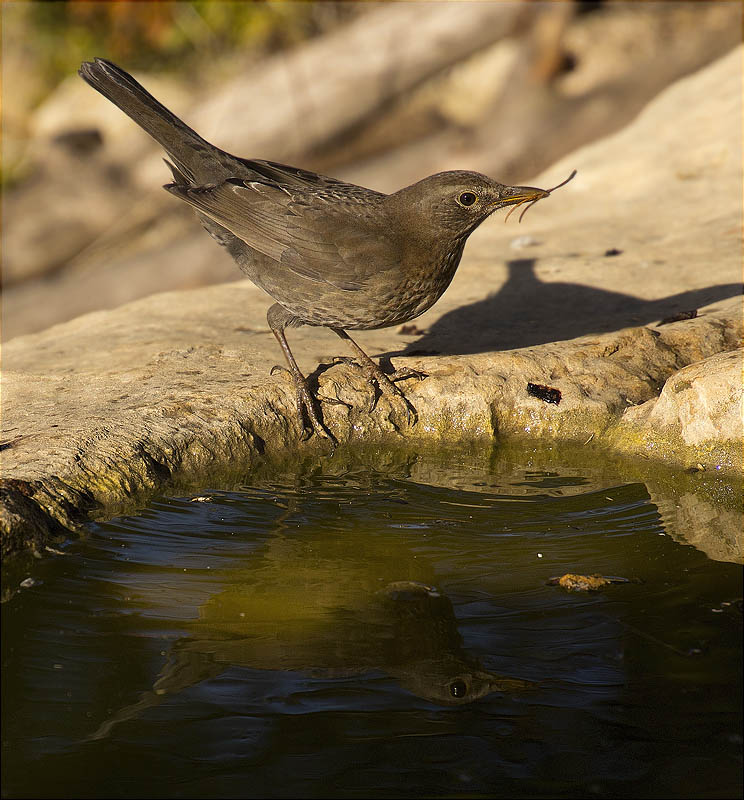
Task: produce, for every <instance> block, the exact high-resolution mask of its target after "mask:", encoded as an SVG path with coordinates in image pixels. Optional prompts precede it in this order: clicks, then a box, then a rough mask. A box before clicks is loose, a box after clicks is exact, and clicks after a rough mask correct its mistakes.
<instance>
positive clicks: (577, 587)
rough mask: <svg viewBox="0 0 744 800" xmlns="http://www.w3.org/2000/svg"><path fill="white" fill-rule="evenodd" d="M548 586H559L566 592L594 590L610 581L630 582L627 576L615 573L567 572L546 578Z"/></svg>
mask: <svg viewBox="0 0 744 800" xmlns="http://www.w3.org/2000/svg"><path fill="white" fill-rule="evenodd" d="M546 583H547V584H548V586H560V587H561V588H562V589H565V590H566V591H568V592H596V591H599V589H601V588H602V587H603V586H609V584H611V583H630V581H629V580H628V578H619V577H617V576H616V575H598V574H596V573H595V574H594V575H578V574H576V573H575V572H567V573H566V574H565V575H560V576H556V577H554V578H548V580H547V581H546Z"/></svg>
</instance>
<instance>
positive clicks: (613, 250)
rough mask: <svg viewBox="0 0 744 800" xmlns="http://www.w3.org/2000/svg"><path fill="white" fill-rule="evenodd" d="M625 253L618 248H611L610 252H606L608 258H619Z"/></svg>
mask: <svg viewBox="0 0 744 800" xmlns="http://www.w3.org/2000/svg"><path fill="white" fill-rule="evenodd" d="M622 252H623V251H622V250H618V249H617V247H611V248H610V249H609V250H605V255H606V256H619V255H620V254H621V253H622Z"/></svg>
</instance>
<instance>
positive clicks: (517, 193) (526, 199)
mask: <svg viewBox="0 0 744 800" xmlns="http://www.w3.org/2000/svg"><path fill="white" fill-rule="evenodd" d="M549 194H550V192H548V191H546V190H545V189H537V188H535V187H534V186H505V187H504V188H503V189H502V190H501V198H500V199H499V200H497V201H496V202H495V203H494V205H495V206H498V207H499V208H503V207H504V206H517V205H522V203H531V202H534V201H535V200H542V199H543V197H547V196H548V195H549Z"/></svg>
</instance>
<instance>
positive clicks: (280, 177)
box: [233, 156, 369, 191]
mask: <svg viewBox="0 0 744 800" xmlns="http://www.w3.org/2000/svg"><path fill="white" fill-rule="evenodd" d="M233 158H235V160H237V161H240V163H241V164H242V165H243V166H244V167H245V168H246V169H247V170H249V172H250V174H245V175H244V174H243V173H242V172H241V173H237V175H236V176H237V177H242V178H244V179H248V180H258V181H263V180H268V181H271V182H272V183H279V184H281V185H282V186H307V187H314V188H316V189H324V188H329V187H331V188H332V187H336V188H338V187H341V186H343V187H347V188H351V189H359V188H360V187H358V186H355V185H354V184H353V183H346V182H344V181H340V180H338V179H337V178H329V177H328V176H327V175H320V174H318V173H317V172H310V170H307V169H301V168H300V167H290V166H289V165H287V164H279V163H278V162H276V161H262V160H260V159H247V158H240V159H237V158H236V157H235V156H233ZM365 191H369V190H365Z"/></svg>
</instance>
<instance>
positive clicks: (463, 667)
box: [91, 580, 534, 739]
mask: <svg viewBox="0 0 744 800" xmlns="http://www.w3.org/2000/svg"><path fill="white" fill-rule="evenodd" d="M256 600H257V601H256ZM353 605H354V606H359V604H358V603H353ZM265 612H266V608H265V606H264V604H263V603H262V602H261V599H260V596H259V597H258V599H257V598H256V594H255V591H254V587H252V586H246V585H245V584H240V585H235V584H233V585H232V586H230V587H228V588H227V589H225V590H224V591H223V592H220V593H219V594H217V595H215V596H214V597H212V598H211V599H210V600H209V601H208V602H207V603H206V604H205V605H204V606H203V607H202V608H201V609H200V618H199V620H197V621H194V622H193V623H191V625H190V626H189V627H190V629H191V634H190V635H189V636H187V637H185V638H183V639H180V640H179V641H177V642H176V643H175V644H174V645H173V647H172V648H171V652H170V654H169V657H168V661H167V663H166V664H165V666H164V667H163V669H162V670H161V672H160V675H159V677H158V678H157V680H156V681H155V684H154V686H153V688H152V690H150V691H147V692H144V693H143V694H142V695H141V697H140V699H139V700H138V701H137V702H136V703H134V704H132V705H130V706H127V707H125V708H123V709H121V710H120V711H119V712H117V713H116V714H115V715H114V716H112V717H111V718H109V719H108V720H106V721H105V722H104V723H103V724H102V725H101V726H100V727H99V728H98V730H97V731H96V732H95V733H94V734H93V735H92V737H91V738H92V739H101V738H104V737H106V736H108V734H109V733H110V732H111V730H112V729H113V728H114V727H115V726H116V725H118V724H119V723H121V722H125V721H127V720H132V719H135V718H137V717H138V716H139V715H140V714H142V713H143V712H144V711H146V710H147V709H149V708H152V707H154V706H156V705H159V704H160V703H161V702H163V701H164V700H165V699H167V698H168V697H169V696H170V695H174V694H176V693H178V692H180V691H182V690H184V689H186V688H187V687H189V686H193V685H195V684H197V683H200V682H202V681H204V680H208V679H210V678H214V677H216V676H218V675H219V674H221V673H222V672H224V671H225V670H227V669H228V668H229V667H233V666H242V667H249V668H253V669H266V670H293V671H300V672H305V673H307V674H310V675H312V676H317V677H323V678H340V677H348V676H353V675H362V674H364V673H366V672H370V671H374V670H380V671H383V672H385V673H387V674H388V675H390V676H392V677H393V678H394V679H395V680H396V682H397V683H398V684H399V685H400V686H401V687H403V688H404V689H406V690H408V691H410V692H411V693H413V694H414V695H416V696H418V697H421V698H423V699H425V700H428V701H430V702H432V703H435V704H439V705H446V706H453V705H462V704H467V703H472V702H473V701H475V700H478V699H479V698H482V697H484V696H486V695H489V694H491V693H492V692H506V693H511V692H521V691H524V690H526V689H530V688H532V687H533V686H534V684H532V683H530V682H529V681H524V680H520V679H517V678H510V677H505V676H501V675H496V674H494V673H491V672H487V671H486V670H484V669H482V667H481V665H480V663H479V662H478V660H477V659H476V658H475V657H473V656H470V655H469V654H468V653H466V652H465V650H464V649H463V641H462V637H461V636H460V634H459V632H458V630H457V621H456V618H455V614H454V610H453V607H452V603H451V602H450V600H449V599H448V598H447V597H445V596H444V595H443V594H441V593H440V592H439V591H438V590H437V589H436V588H434V587H433V586H431V585H429V584H425V583H421V582H418V581H411V580H405V581H395V582H391V583H388V584H387V585H386V586H385V587H384V588H383V589H381V590H379V591H377V592H372V593H369V594H368V595H367V602H366V604H363V605H362V606H361V607H354V608H343V607H342V608H335V609H333V610H332V611H330V612H329V613H330V618H327V619H325V620H324V621H323V622H324V623H325V624H324V625H323V628H325V631H324V632H321V631H320V630H318V629H317V628H316V629H315V630H313V628H314V627H315V626H314V625H313V624H307V623H308V620H307V619H306V620H305V621H304V624H299V625H292V624H289V623H288V624H284V625H277V621H276V620H272V621H270V622H269V621H266V619H267V615H266V613H265ZM269 616H270V615H269ZM316 622H317V620H316ZM328 623H330V625H329V624H328ZM329 631H333V634H332V635H329ZM324 634H325V635H324Z"/></svg>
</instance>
